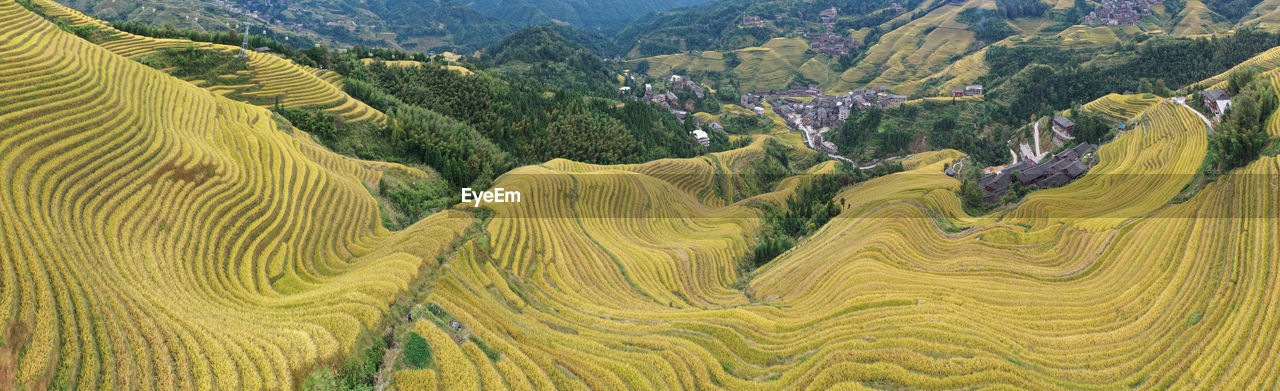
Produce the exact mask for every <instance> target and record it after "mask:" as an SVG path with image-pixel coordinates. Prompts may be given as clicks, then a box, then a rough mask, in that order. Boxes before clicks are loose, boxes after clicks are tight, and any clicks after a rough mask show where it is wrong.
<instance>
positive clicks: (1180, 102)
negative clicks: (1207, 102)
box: [1169, 98, 1213, 136]
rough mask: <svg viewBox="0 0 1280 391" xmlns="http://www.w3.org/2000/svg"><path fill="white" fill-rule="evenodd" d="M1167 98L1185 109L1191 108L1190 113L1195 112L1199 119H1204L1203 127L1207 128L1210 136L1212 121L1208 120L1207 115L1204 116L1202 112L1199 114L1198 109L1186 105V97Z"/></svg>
mask: <svg viewBox="0 0 1280 391" xmlns="http://www.w3.org/2000/svg"><path fill="white" fill-rule="evenodd" d="M1169 100H1171V101H1173V103H1177V104H1178V105H1181V106H1182V107H1185V108H1186V109H1187V110H1191V112H1192V113H1196V116H1199V117H1200V120H1202V121H1204V127H1205V128H1206V129H1208V130H1209V135H1210V136H1212V135H1213V121H1209V117H1205V116H1204V114H1201V113H1200V110H1196V109H1193V108H1191V106H1187V98H1169Z"/></svg>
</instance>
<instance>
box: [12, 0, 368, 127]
mask: <svg viewBox="0 0 1280 391" xmlns="http://www.w3.org/2000/svg"><path fill="white" fill-rule="evenodd" d="M32 1H33V2H34V3H36V4H38V5H40V6H41V7H43V8H44V9H45V10H46V12H47V13H48V14H49V15H51V16H60V17H64V18H66V19H68V20H70V21H72V22H73V23H74V24H75V25H77V26H79V25H92V26H95V27H96V28H98V29H99V30H102V31H106V32H108V33H109V35H110V36H111V40H109V41H107V42H103V43H102V44H101V46H102V47H103V48H106V49H107V50H110V51H111V52H113V53H115V54H118V55H121V56H124V57H130V58H135V57H140V56H144V55H147V54H151V53H155V52H157V51H159V50H161V49H165V48H180V47H187V46H194V47H197V48H202V49H206V50H218V51H222V52H227V53H233V52H239V51H240V48H238V47H235V46H228V45H220V44H212V43H205V42H192V41H188V40H183V39H157V38H151V37H143V36H137V35H133V34H129V33H126V32H123V31H119V30H116V29H114V28H111V26H109V25H107V24H106V23H102V22H101V21H98V20H96V19H93V18H90V17H88V16H85V15H84V14H82V13H80V12H78V11H76V10H73V9H70V8H67V7H65V6H63V5H61V4H58V3H56V2H54V1H53V0H32ZM248 65H249V71H250V76H251V77H250V78H251V79H252V81H253V83H252V84H247V85H242V86H235V87H233V88H227V87H226V86H222V88H220V90H219V91H217V92H218V93H219V94H222V95H226V94H229V93H232V92H235V93H239V94H240V95H241V96H243V97H245V98H248V99H250V100H251V101H250V102H249V103H253V104H256V105H259V106H262V107H272V106H274V105H275V104H276V102H277V99H279V103H280V105H281V106H283V107H288V108H297V107H316V108H321V109H324V110H325V111H326V112H328V113H330V114H333V115H336V116H340V117H342V118H343V119H345V120H348V121H361V120H373V121H378V122H382V121H384V120H385V119H386V116H385V115H383V113H382V112H380V111H378V110H376V109H374V108H372V107H369V105H367V104H365V103H364V102H361V101H359V100H356V99H353V98H351V97H350V96H348V95H347V94H346V93H345V92H343V91H342V88H341V86H339V85H336V84H333V83H331V82H330V81H331V80H330V79H326V78H322V75H320V74H317V73H316V72H314V71H313V70H311V69H309V68H308V67H304V66H301V65H298V64H295V63H293V62H292V61H289V60H287V59H284V58H281V57H279V56H276V55H273V54H270V53H256V52H250V53H249V61H248ZM329 78H332V76H329Z"/></svg>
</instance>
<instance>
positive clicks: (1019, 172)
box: [978, 143, 1093, 202]
mask: <svg viewBox="0 0 1280 391" xmlns="http://www.w3.org/2000/svg"><path fill="white" fill-rule="evenodd" d="M1091 150H1093V145H1090V144H1089V143H1081V144H1080V145H1077V146H1076V147H1075V148H1072V149H1068V150H1066V151H1063V152H1062V153H1059V154H1057V155H1054V156H1053V158H1051V159H1049V160H1047V161H1045V162H1044V163H1040V164H1036V163H1035V162H1032V161H1031V160H1023V161H1020V162H1017V163H1014V164H1010V165H1008V166H1004V167H988V168H987V169H986V170H985V171H986V172H987V175H986V176H983V177H982V179H979V180H978V185H979V186H981V187H982V189H983V191H985V192H986V195H985V196H984V197H983V199H984V200H986V201H987V202H997V201H999V200H1000V197H1003V196H1004V195H1005V193H1007V192H1008V191H1009V186H1011V185H1013V183H1014V181H1017V183H1018V184H1021V185H1022V186H1037V187H1041V188H1046V187H1058V186H1062V185H1065V184H1067V183H1068V182H1071V181H1072V180H1074V179H1076V178H1079V177H1080V176H1082V175H1084V174H1085V173H1086V172H1088V171H1089V166H1086V165H1085V164H1084V163H1081V162H1080V159H1081V158H1083V157H1084V156H1085V154H1087V153H1089V151H1091Z"/></svg>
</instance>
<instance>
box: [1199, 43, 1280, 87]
mask: <svg viewBox="0 0 1280 391" xmlns="http://www.w3.org/2000/svg"><path fill="white" fill-rule="evenodd" d="M1276 68H1280V47H1274V48H1271V49H1270V50H1267V51H1265V52H1262V53H1259V54H1258V55H1256V56H1253V57H1252V58H1250V59H1248V60H1246V61H1245V62H1242V63H1240V64H1238V65H1236V66H1234V67H1231V69H1230V70H1228V71H1226V72H1222V73H1219V74H1217V75H1215V76H1213V77H1210V78H1208V79H1204V80H1201V81H1200V82H1199V83H1196V84H1200V85H1204V86H1211V87H1210V88H1226V86H1227V76H1228V75H1231V72H1233V71H1237V70H1242V69H1255V70H1264V69H1276Z"/></svg>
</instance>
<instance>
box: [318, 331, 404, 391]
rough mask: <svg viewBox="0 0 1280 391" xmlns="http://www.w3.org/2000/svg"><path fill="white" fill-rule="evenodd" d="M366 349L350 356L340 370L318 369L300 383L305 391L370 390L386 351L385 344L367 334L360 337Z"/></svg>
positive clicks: (380, 339) (384, 341) (381, 340)
mask: <svg viewBox="0 0 1280 391" xmlns="http://www.w3.org/2000/svg"><path fill="white" fill-rule="evenodd" d="M362 341H368V342H364V343H367V344H369V346H368V347H367V348H364V349H362V350H359V351H357V352H356V353H355V354H354V355H352V356H351V357H350V358H349V359H348V360H347V362H346V363H344V364H343V365H342V368H340V369H338V370H337V371H335V370H333V369H332V368H327V367H326V368H320V369H317V370H315V371H312V372H311V374H310V375H308V376H307V379H306V380H304V381H303V383H302V389H303V390H307V391H329V390H332V391H344V390H372V389H373V388H374V385H375V384H376V382H377V379H376V378H377V375H378V366H379V365H380V364H381V363H382V358H383V355H384V354H386V351H387V342H386V340H383V339H382V338H377V337H374V336H372V335H369V334H367V333H366V334H365V335H364V336H363V337H362Z"/></svg>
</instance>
